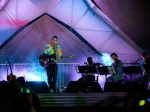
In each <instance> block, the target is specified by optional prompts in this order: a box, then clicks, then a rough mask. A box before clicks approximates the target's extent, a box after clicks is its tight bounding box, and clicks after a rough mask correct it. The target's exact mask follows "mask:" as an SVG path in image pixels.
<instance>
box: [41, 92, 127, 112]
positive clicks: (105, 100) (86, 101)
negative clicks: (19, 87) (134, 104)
mask: <svg viewBox="0 0 150 112" xmlns="http://www.w3.org/2000/svg"><path fill="white" fill-rule="evenodd" d="M38 97H39V98H40V100H41V103H42V107H43V109H44V112H49V110H53V111H55V112H56V111H59V112H68V111H73V112H74V111H75V110H76V111H81V110H82V111H88V112H91V111H92V112H96V111H97V110H96V108H97V107H98V109H100V110H101V111H102V110H104V111H107V112H108V111H110V110H111V111H112V109H116V110H119V111H124V110H126V109H125V108H126V107H125V106H126V104H125V103H126V100H127V97H128V93H126V92H106V93H47V94H38ZM77 109H78V110H77ZM93 110H94V111H93Z"/></svg>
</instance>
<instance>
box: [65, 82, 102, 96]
mask: <svg viewBox="0 0 150 112" xmlns="http://www.w3.org/2000/svg"><path fill="white" fill-rule="evenodd" d="M100 92H103V91H102V88H101V86H100V85H99V83H98V82H86V81H70V82H69V84H68V85H67V88H66V93H100Z"/></svg>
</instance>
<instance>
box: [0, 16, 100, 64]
mask: <svg viewBox="0 0 150 112" xmlns="http://www.w3.org/2000/svg"><path fill="white" fill-rule="evenodd" d="M64 25H65V24H64ZM66 26H67V25H66ZM68 28H70V27H69V26H68ZM74 32H75V31H73V29H67V28H65V27H64V26H62V25H61V24H59V23H58V22H56V21H55V20H53V19H52V18H51V16H50V15H48V14H43V15H41V16H40V17H38V18H36V19H35V20H33V21H32V22H30V23H29V24H28V25H26V26H25V27H23V28H22V29H20V30H18V32H16V33H15V34H14V35H13V36H12V37H11V38H10V39H9V40H7V41H6V42H5V43H4V44H3V45H2V46H1V49H2V50H1V52H0V54H1V57H0V62H1V63H5V62H6V59H7V58H9V59H10V60H11V61H12V62H13V63H37V62H38V58H39V56H40V54H42V53H43V49H44V47H45V45H46V44H47V43H48V42H50V40H51V37H52V36H54V35H56V36H58V39H59V41H60V42H59V43H60V45H61V47H62V50H63V55H66V56H67V55H68V56H69V55H70V56H71V55H73V57H74V59H71V60H70V59H68V61H67V59H66V60H63V61H61V62H72V63H73V62H74V63H82V61H83V59H86V57H88V56H93V57H96V54H97V56H99V57H100V56H101V54H100V53H99V52H98V51H96V49H95V48H94V47H92V46H91V45H90V44H89V43H88V42H87V41H86V40H84V39H83V38H82V37H81V36H80V35H79V34H78V33H77V32H75V33H76V35H75V34H73V33H74ZM78 36H79V37H78ZM14 49H15V50H14Z"/></svg>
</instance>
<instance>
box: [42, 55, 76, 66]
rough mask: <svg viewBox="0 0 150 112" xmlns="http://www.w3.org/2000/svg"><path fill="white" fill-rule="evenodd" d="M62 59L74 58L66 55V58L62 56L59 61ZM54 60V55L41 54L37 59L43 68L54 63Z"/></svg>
mask: <svg viewBox="0 0 150 112" xmlns="http://www.w3.org/2000/svg"><path fill="white" fill-rule="evenodd" d="M64 58H74V56H73V55H68V56H62V57H61V59H64ZM56 59H57V57H56V56H55V55H54V54H52V55H48V54H45V53H43V54H41V55H40V57H39V63H40V65H41V66H43V67H48V66H49V65H50V64H54V63H56V62H55V60H56Z"/></svg>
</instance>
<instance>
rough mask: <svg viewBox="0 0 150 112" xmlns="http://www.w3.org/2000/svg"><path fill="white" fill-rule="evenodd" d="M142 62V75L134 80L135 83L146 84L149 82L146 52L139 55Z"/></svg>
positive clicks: (148, 55)
mask: <svg viewBox="0 0 150 112" xmlns="http://www.w3.org/2000/svg"><path fill="white" fill-rule="evenodd" d="M141 57H142V59H143V60H142V62H141V66H142V68H143V75H142V76H141V77H139V78H137V79H136V81H142V82H148V81H150V54H149V53H148V52H147V51H144V52H142V54H141Z"/></svg>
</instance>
